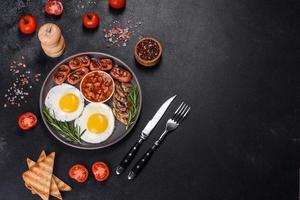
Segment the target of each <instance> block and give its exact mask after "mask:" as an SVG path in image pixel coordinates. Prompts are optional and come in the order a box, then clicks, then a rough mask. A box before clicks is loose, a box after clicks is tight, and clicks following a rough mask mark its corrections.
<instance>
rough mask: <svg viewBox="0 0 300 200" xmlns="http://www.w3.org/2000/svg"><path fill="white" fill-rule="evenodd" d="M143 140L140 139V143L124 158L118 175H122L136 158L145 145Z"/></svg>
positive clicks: (117, 170)
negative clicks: (141, 147)
mask: <svg viewBox="0 0 300 200" xmlns="http://www.w3.org/2000/svg"><path fill="white" fill-rule="evenodd" d="M143 141H144V140H143V139H139V141H137V142H136V143H135V144H134V146H133V147H131V149H130V150H129V152H128V153H127V154H126V156H125V157H124V158H123V160H122V161H121V163H120V164H119V166H118V167H117V169H116V174H117V175H119V174H121V173H122V172H123V171H124V170H125V169H126V168H127V167H128V166H129V164H130V163H131V161H132V160H133V158H134V157H135V155H136V154H137V152H138V150H139V148H140V146H141V144H142V143H143Z"/></svg>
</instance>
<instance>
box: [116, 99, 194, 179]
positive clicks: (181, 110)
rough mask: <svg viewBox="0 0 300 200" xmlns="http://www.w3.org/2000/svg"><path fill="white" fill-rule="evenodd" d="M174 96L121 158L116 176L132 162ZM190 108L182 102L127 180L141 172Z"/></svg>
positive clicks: (160, 109)
mask: <svg viewBox="0 0 300 200" xmlns="http://www.w3.org/2000/svg"><path fill="white" fill-rule="evenodd" d="M175 97H176V95H175V96H173V97H171V98H170V99H168V100H167V101H166V102H165V103H164V104H163V105H162V106H161V107H160V108H159V110H158V111H157V112H156V114H155V115H154V117H153V118H152V119H151V120H150V121H149V122H148V124H147V125H146V127H145V128H144V130H143V131H142V134H141V137H140V139H139V140H138V141H137V142H136V143H135V145H134V146H133V147H132V148H131V149H130V150H129V152H128V153H127V155H126V156H125V157H124V158H123V160H122V161H121V163H120V165H119V166H118V167H117V169H116V174H117V175H119V174H121V173H122V172H123V171H124V170H125V169H126V168H127V167H128V166H129V164H130V162H131V161H132V160H133V158H134V157H135V155H136V154H137V151H138V149H139V148H140V146H141V144H142V143H143V141H144V140H146V139H147V138H148V136H149V135H150V133H151V131H152V130H153V129H154V127H155V126H156V124H157V123H158V121H159V120H160V119H161V117H162V116H163V114H164V113H165V111H166V110H167V109H168V107H169V105H170V104H171V103H172V101H173V100H174V99H175ZM190 109H191V107H190V106H188V105H187V104H185V103H184V102H182V103H181V104H180V106H179V107H178V108H177V110H176V111H175V113H174V115H173V116H172V117H171V118H170V119H169V120H168V121H167V123H166V127H165V130H164V132H163V133H162V134H161V136H160V137H159V139H158V140H156V141H155V143H154V144H153V146H152V147H151V148H150V149H149V150H148V151H146V153H145V154H144V155H143V156H142V157H141V159H140V160H139V161H138V162H137V163H136V164H135V165H134V167H133V168H132V169H131V171H130V172H129V174H128V180H132V179H134V178H135V177H136V176H137V175H138V174H139V173H140V172H141V170H142V169H143V168H144V167H145V166H146V163H147V162H148V161H149V160H150V158H151V156H152V155H153V153H154V151H155V150H156V149H157V148H158V147H159V145H160V144H161V143H162V141H163V140H164V139H165V137H166V135H167V134H168V133H170V132H172V131H174V130H175V129H176V128H177V127H178V126H179V124H180V123H181V122H182V121H183V119H184V118H185V117H186V116H187V114H188V113H189V111H190Z"/></svg>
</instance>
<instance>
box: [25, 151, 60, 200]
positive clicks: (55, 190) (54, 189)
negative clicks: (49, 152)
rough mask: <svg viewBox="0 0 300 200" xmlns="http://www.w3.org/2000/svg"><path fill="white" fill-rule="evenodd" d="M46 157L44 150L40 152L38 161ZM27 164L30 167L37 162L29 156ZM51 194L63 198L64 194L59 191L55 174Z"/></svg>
mask: <svg viewBox="0 0 300 200" xmlns="http://www.w3.org/2000/svg"><path fill="white" fill-rule="evenodd" d="M45 158H46V153H45V151H42V152H41V154H40V157H39V158H38V163H39V162H41V161H42V160H44V159H45ZM27 165H28V168H29V169H30V168H31V167H32V166H34V165H35V162H34V161H33V160H31V159H29V158H27ZM32 193H34V191H32ZM50 195H52V196H54V197H56V198H58V199H62V196H61V194H60V192H59V188H58V186H57V183H56V182H55V180H54V178H53V175H52V178H51V185H50Z"/></svg>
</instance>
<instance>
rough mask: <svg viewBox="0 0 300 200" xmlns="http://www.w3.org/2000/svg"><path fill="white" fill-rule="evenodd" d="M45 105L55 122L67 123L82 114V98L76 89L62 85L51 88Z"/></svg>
mask: <svg viewBox="0 0 300 200" xmlns="http://www.w3.org/2000/svg"><path fill="white" fill-rule="evenodd" d="M45 105H46V107H47V108H48V109H49V111H50V113H51V114H53V116H54V117H55V118H56V119H57V120H59V121H67V122H69V121H72V120H74V119H76V118H78V117H79V116H80V114H81V113H82V111H83V108H84V98H83V96H82V94H81V93H80V91H79V90H78V89H77V88H76V87H74V86H72V85H69V84H66V83H63V84H61V85H57V86H55V87H53V88H51V90H50V91H49V92H48V94H47V96H46V99H45Z"/></svg>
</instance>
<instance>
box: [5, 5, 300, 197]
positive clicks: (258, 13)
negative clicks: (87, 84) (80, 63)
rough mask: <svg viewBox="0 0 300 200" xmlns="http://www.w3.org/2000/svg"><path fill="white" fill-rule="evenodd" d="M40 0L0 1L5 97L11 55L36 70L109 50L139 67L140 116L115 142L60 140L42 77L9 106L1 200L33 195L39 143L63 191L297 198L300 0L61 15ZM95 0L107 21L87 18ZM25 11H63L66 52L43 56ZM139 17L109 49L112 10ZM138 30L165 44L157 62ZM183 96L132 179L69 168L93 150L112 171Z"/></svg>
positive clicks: (73, 10) (90, 158)
mask: <svg viewBox="0 0 300 200" xmlns="http://www.w3.org/2000/svg"><path fill="white" fill-rule="evenodd" d="M45 2H46V1H45V0H43V1H39V2H38V1H33V0H27V1H25V0H23V1H21V0H16V1H1V6H0V10H1V20H0V28H1V29H0V30H1V41H0V42H1V50H0V51H1V54H0V55H1V59H0V66H1V67H0V72H1V73H0V85H1V87H2V89H1V92H0V95H1V96H0V97H1V99H2V100H3V101H4V98H3V95H4V94H5V92H6V89H7V87H8V83H9V81H10V79H11V77H10V73H9V63H10V61H11V60H13V59H15V58H19V57H20V56H21V55H23V56H25V59H26V61H27V65H28V68H30V70H31V71H32V73H39V72H41V73H42V79H43V78H44V77H45V76H46V75H47V73H48V72H49V71H50V70H51V68H52V67H53V66H54V65H55V64H56V63H58V62H59V61H60V60H62V59H63V58H65V57H68V56H70V55H72V54H75V53H78V52H83V51H100V52H105V53H109V54H112V55H114V56H116V57H118V58H120V59H122V60H123V61H125V62H126V63H127V64H128V65H129V66H131V68H132V70H133V71H134V72H135V73H136V74H137V76H138V78H139V81H140V83H141V87H142V90H143V100H144V102H143V109H142V113H141V117H140V120H139V123H138V124H137V126H136V128H135V129H134V130H133V131H132V133H131V135H129V136H128V137H126V138H125V139H124V140H122V141H121V142H119V143H118V144H116V145H114V146H112V147H110V148H107V149H104V150H97V151H83V150H76V149H72V148H70V147H67V146H65V145H63V144H61V143H60V142H58V141H57V140H56V139H55V138H54V137H53V136H51V134H50V133H49V132H48V131H47V130H46V128H45V126H44V124H43V123H42V121H41V117H40V114H39V109H38V108H39V106H38V96H39V91H40V87H41V84H42V82H39V83H35V84H34V85H33V89H32V90H33V92H32V93H31V94H30V101H29V103H28V104H24V105H23V106H22V107H20V108H16V107H10V108H6V109H4V108H3V107H2V106H1V108H0V120H1V125H0V130H1V134H0V150H1V151H0V172H1V173H0V180H1V186H0V199H36V198H37V197H36V196H33V195H31V193H30V192H29V191H28V190H27V189H26V188H25V187H24V183H23V180H22V172H23V171H25V170H26V162H25V161H26V158H27V157H30V158H32V159H36V158H37V157H38V155H39V153H40V151H41V150H42V149H45V150H46V151H47V152H48V153H49V152H51V151H55V152H56V153H57V156H56V160H55V170H54V172H55V174H56V175H58V177H61V178H62V179H63V180H65V181H66V182H67V183H69V184H70V185H71V186H72V187H73V190H72V192H67V193H63V196H64V198H65V199H103V200H104V199H108V200H110V199H112V200H113V199H118V200H121V199H131V200H134V199H137V200H140V199H145V200H152V199H153V200H154V199H211V200H219V199H222V200H233V199H234V200H235V199H237V200H248V199H249V200H253V199H262V200H266V199H272V200H274V199H278V200H279V199H280V200H282V199H297V197H298V187H299V183H298V181H299V180H298V174H299V173H298V168H299V166H300V113H299V103H300V99H299V98H300V91H299V90H300V81H299V77H300V70H299V67H300V65H299V64H300V57H299V55H300V48H299V46H300V41H299V38H300V37H299V35H300V26H299V25H300V23H299V19H300V2H299V1H298V0H275V1H272V2H271V1H259V0H252V1H249V0H248V1H247V0H228V1H222V0H186V1H179V0H173V1H170V0H169V1H159V0H152V1H147V0H143V1H133V0H128V1H127V6H126V9H125V10H124V11H123V12H121V13H116V12H112V11H111V10H109V8H108V6H107V1H97V5H96V6H92V5H90V4H88V2H89V1H84V0H74V1H63V3H64V6H65V10H64V13H63V16H62V17H61V18H59V19H52V18H49V17H45V15H44V13H43V6H44V4H45ZM78 3H80V5H82V4H83V5H84V8H81V7H80V8H78V7H77V5H78ZM86 11H96V12H97V13H99V14H100V17H101V25H100V29H98V30H97V31H95V32H87V31H85V30H83V29H82V26H81V17H82V15H83V13H85V12H86ZM25 13H32V14H33V15H35V16H37V18H38V23H39V26H40V25H41V24H43V23H45V22H54V23H56V24H58V25H59V26H60V27H61V28H62V32H63V35H64V37H65V40H66V52H65V53H64V54H63V56H61V57H60V58H57V59H51V58H48V57H46V56H45V55H44V53H43V52H42V51H41V48H40V46H39V41H38V39H37V34H34V35H32V36H24V35H22V34H20V33H19V32H18V28H17V21H18V19H19V17H20V16H21V15H23V14H25ZM113 19H118V20H120V21H124V22H126V20H128V19H131V20H133V21H135V22H138V21H141V22H142V25H141V26H140V27H139V33H138V34H137V35H135V36H134V37H133V38H132V39H131V41H130V42H129V43H128V46H127V48H123V47H122V48H117V47H112V48H109V49H108V48H106V47H105V44H106V43H105V40H104V38H103V33H102V31H101V29H102V28H105V27H107V26H108V24H109V23H110V22H111V21H112V20H113ZM138 35H151V36H154V37H156V38H158V39H159V40H160V41H161V42H162V44H163V47H164V52H163V60H162V62H161V63H160V65H159V66H157V67H155V68H153V69H150V70H146V69H144V68H142V67H140V66H139V65H137V64H136V63H135V61H134V59H133V51H132V49H133V45H134V44H135V42H136V41H137V39H138ZM174 94H178V95H179V98H178V99H177V100H176V102H175V103H174V104H173V105H172V107H171V109H169V111H168V113H167V114H166V115H165V116H164V118H163V119H162V120H161V122H160V123H159V124H158V126H157V128H156V129H155V131H154V132H153V133H152V135H151V137H150V138H149V140H148V141H146V143H145V144H144V145H143V146H142V149H141V151H140V154H139V155H138V156H140V155H141V154H142V153H143V152H144V151H145V150H146V149H147V148H148V147H149V145H150V144H151V143H152V142H153V141H154V140H155V138H157V137H158V136H159V134H160V133H161V131H162V129H163V127H164V123H165V121H166V119H167V117H169V116H170V115H171V112H173V110H174V109H175V106H176V105H178V104H179V101H181V100H185V101H186V102H188V103H189V104H190V105H191V106H192V112H191V114H190V115H189V117H188V118H187V120H186V121H185V122H184V123H183V124H182V125H181V126H180V127H179V128H178V130H177V131H176V132H174V133H173V134H172V135H170V136H169V137H168V138H167V140H166V142H165V143H164V144H163V145H162V146H161V148H160V149H159V151H157V152H156V154H155V155H154V157H153V158H152V159H151V161H150V163H149V164H148V166H147V167H146V168H145V169H144V171H143V172H142V174H141V175H140V176H139V177H138V178H137V179H136V180H134V181H133V182H128V181H127V179H126V175H125V174H124V175H123V176H120V177H117V176H116V175H115V174H114V172H113V173H112V175H111V176H110V178H109V180H108V181H107V182H105V183H96V181H95V180H94V179H93V178H92V175H91V174H90V175H91V176H90V179H89V180H88V182H87V183H85V184H78V183H75V182H74V181H72V180H70V178H68V175H67V172H68V169H69V167H70V166H71V165H72V164H74V163H78V162H80V163H83V164H85V165H86V166H88V167H89V168H90V166H91V165H92V163H93V162H94V161H96V160H104V161H106V162H107V163H108V164H109V165H110V167H111V170H112V171H114V169H115V167H116V166H117V164H118V163H119V161H120V160H121V158H122V157H123V156H124V154H125V153H126V152H127V150H128V148H129V147H130V146H131V145H132V144H133V143H134V142H135V140H136V139H137V138H138V135H139V132H140V131H141V130H142V129H143V127H144V126H145V124H146V122H147V121H148V120H149V119H150V118H151V117H152V116H153V114H154V112H155V111H156V109H157V108H158V107H159V105H160V104H161V103H162V102H163V101H164V100H166V99H167V98H168V97H170V96H172V95H174ZM25 111H33V112H35V113H36V114H38V115H39V120H40V122H39V123H38V125H37V127H36V128H35V129H33V130H31V131H28V132H27V133H23V132H21V131H20V130H19V129H18V126H17V118H18V116H19V114H21V113H23V112H25Z"/></svg>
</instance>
